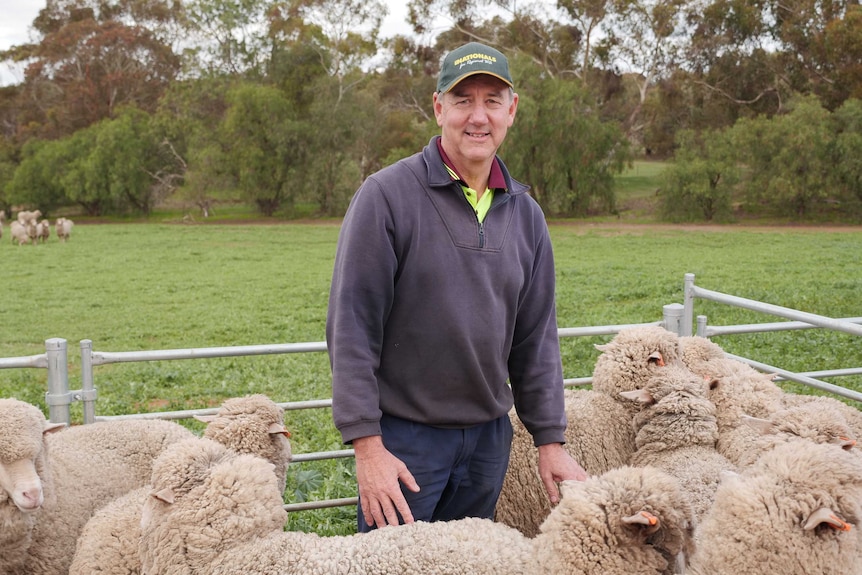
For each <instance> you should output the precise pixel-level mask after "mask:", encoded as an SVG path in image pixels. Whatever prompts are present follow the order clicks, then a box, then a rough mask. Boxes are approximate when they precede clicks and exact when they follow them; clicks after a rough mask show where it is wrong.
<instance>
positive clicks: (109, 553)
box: [69, 394, 292, 575]
mask: <svg viewBox="0 0 862 575" xmlns="http://www.w3.org/2000/svg"><path fill="white" fill-rule="evenodd" d="M196 418H197V419H199V420H201V421H204V422H206V423H207V427H206V429H205V430H204V437H206V438H209V439H212V440H214V441H216V442H218V443H221V444H222V445H224V446H226V447H228V448H230V449H232V450H234V451H236V452H237V453H250V454H253V455H257V456H259V457H262V458H263V459H265V460H267V461H269V462H270V463H272V464H273V465H274V466H275V475H276V480H277V486H278V489H279V492H280V493H283V492H284V488H285V482H286V475H287V473H286V472H287V466H288V464H289V463H290V459H291V455H292V454H291V446H290V440H289V439H288V437H289V436H290V434H289V433H288V431H287V429H286V428H285V427H284V410H282V409H281V408H280V407H279V406H278V405H277V404H276V403H274V402H273V401H272V400H271V399H269V398H268V397H266V396H265V395H261V394H255V395H250V396H246V397H238V398H231V399H228V400H226V401H225V402H224V403H223V404H222V405H221V407H220V408H219V410H218V412H217V413H216V414H215V415H212V416H196ZM150 491H152V488H151V487H150V486H149V485H146V486H144V487H139V488H138V489H135V490H134V491H130V492H129V493H126V494H125V495H123V496H121V497H119V498H117V499H115V500H113V501H111V502H110V503H108V504H107V505H105V506H104V507H102V508H101V509H99V510H98V511H97V512H96V513H95V514H94V515H93V517H92V518H91V519H90V520H89V521H88V522H87V524H86V525H85V526H84V529H83V530H82V531H81V535H80V537H79V538H78V543H77V547H76V550H75V556H74V558H73V559H72V563H71V565H70V567H69V575H93V574H95V573H100V574H109V573H110V574H114V575H132V574H137V573H140V572H141V560H140V556H139V554H138V545H139V541H140V537H141V509H142V508H143V505H144V502H145V501H146V500H147V498H148V496H149V493H150Z"/></svg>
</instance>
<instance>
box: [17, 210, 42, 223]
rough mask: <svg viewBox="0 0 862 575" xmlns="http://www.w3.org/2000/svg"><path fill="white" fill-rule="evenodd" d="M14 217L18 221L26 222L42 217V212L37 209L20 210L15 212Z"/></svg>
mask: <svg viewBox="0 0 862 575" xmlns="http://www.w3.org/2000/svg"><path fill="white" fill-rule="evenodd" d="M15 217H16V219H17V220H18V222H19V223H22V224H26V223H27V222H31V221H32V222H34V223H35V222H36V220H38V219H39V218H41V217H42V212H41V211H39V210H33V211H28V210H21V211H19V212H18V213H17V214H16V216H15Z"/></svg>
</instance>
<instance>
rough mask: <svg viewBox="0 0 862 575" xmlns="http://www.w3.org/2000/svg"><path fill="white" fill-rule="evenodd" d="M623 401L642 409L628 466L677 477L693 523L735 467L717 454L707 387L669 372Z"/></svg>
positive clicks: (676, 368) (678, 369) (681, 372)
mask: <svg viewBox="0 0 862 575" xmlns="http://www.w3.org/2000/svg"><path fill="white" fill-rule="evenodd" d="M621 395H623V396H625V397H627V398H629V399H632V400H635V401H639V402H641V403H643V404H644V405H646V406H647V407H645V408H644V409H643V410H642V411H641V412H640V413H638V414H637V415H635V417H634V420H633V422H632V425H633V426H634V428H635V431H636V436H635V446H636V450H635V452H634V454H633V455H632V457H631V460H630V463H631V465H636V466H645V465H651V466H653V467H657V468H659V469H661V470H663V471H665V472H667V473H669V474H671V475H672V476H674V477H676V478H677V479H678V480H679V481H680V483H681V485H682V488H683V489H684V490H685V491H686V493H687V494H688V495H689V497H690V498H691V502H692V508H693V511H694V515H695V518H696V519H700V518H701V517H703V515H704V514H705V513H706V511H707V510H708V509H709V507H710V506H711V505H712V501H713V498H714V497H715V490H716V489H717V488H718V484H719V480H720V474H721V472H722V471H727V470H731V471H734V470H736V466H735V465H734V464H733V463H731V462H730V461H728V459H727V458H726V457H724V456H723V455H721V454H720V453H719V452H718V451H716V443H717V441H718V423H717V421H716V418H715V406H714V405H713V404H712V403H711V402H710V401H709V400H708V399H706V383H705V382H704V381H703V380H702V379H701V378H700V377H698V376H697V375H695V374H693V373H692V372H690V371H689V370H688V368H685V367H683V366H681V365H673V366H668V368H667V369H666V370H665V371H664V372H663V373H660V374H656V375H653V376H652V377H651V378H650V379H649V380H648V381H647V383H646V385H645V386H644V387H643V388H641V389H638V390H634V391H624V392H621Z"/></svg>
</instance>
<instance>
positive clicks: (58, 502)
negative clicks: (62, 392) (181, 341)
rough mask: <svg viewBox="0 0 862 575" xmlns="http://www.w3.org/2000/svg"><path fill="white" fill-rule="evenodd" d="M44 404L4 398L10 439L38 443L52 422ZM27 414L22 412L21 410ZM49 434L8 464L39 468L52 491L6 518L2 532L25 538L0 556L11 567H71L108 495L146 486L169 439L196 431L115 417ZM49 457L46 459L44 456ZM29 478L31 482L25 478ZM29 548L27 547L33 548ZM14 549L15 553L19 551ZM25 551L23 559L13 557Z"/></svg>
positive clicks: (32, 573) (43, 574)
mask: <svg viewBox="0 0 862 575" xmlns="http://www.w3.org/2000/svg"><path fill="white" fill-rule="evenodd" d="M37 412H38V413H39V414H41V412H40V410H39V409H38V408H35V407H34V406H32V405H29V404H27V403H26V402H21V401H17V400H5V401H3V402H0V437H2V442H3V443H4V444H5V445H10V446H16V445H22V444H23V445H32V431H31V432H30V435H28V434H27V432H26V430H27V429H28V426H26V425H23V424H19V422H20V421H30V422H31V423H30V424H29V429H32V428H34V426H35V427H38V426H44V425H45V423H44V422H45V420H44V415H41V417H40V416H39V415H37ZM22 413H23V414H24V415H21V414H22ZM52 431H54V433H51V434H49V435H46V436H44V441H43V442H42V444H41V445H40V449H39V451H38V452H36V451H34V450H33V449H29V451H25V450H22V451H21V452H20V453H19V454H18V455H19V457H18V459H17V460H15V461H9V462H7V461H4V462H3V466H4V467H6V468H8V467H10V466H14V467H15V468H17V469H30V470H34V469H35V471H36V472H37V473H38V472H39V468H40V467H42V468H43V469H42V471H43V472H44V473H38V477H39V480H40V482H41V484H42V488H43V490H44V491H45V492H46V493H52V494H51V495H50V497H45V498H44V501H43V503H42V504H41V505H31V508H30V510H29V515H30V517H22V516H23V515H25V513H24V512H23V511H20V510H19V512H18V513H19V516H17V517H13V518H12V519H11V520H9V521H7V522H4V523H3V524H2V529H3V535H2V539H4V540H8V539H14V538H17V540H18V541H20V543H21V544H20V545H19V546H17V547H15V548H14V549H12V548H11V547H10V546H6V545H3V546H2V547H0V557H2V559H0V563H2V564H4V565H7V571H6V572H7V573H14V574H18V573H27V574H28V575H47V574H52V575H54V574H61V573H66V572H67V571H68V568H69V563H70V562H71V559H72V554H73V553H74V551H75V540H76V539H77V536H78V534H79V533H80V531H81V529H82V528H83V526H84V524H85V523H86V522H87V520H88V519H89V518H90V516H91V515H92V514H93V513H94V512H95V510H96V509H98V508H99V507H101V505H102V504H104V502H105V501H109V500H111V499H114V498H116V497H118V496H120V495H122V494H123V493H125V492H127V491H129V490H131V489H134V488H136V487H139V486H141V485H144V484H145V483H146V481H147V480H148V478H149V473H150V468H151V466H152V461H153V459H154V458H155V456H156V455H158V454H159V453H160V452H161V451H162V450H163V449H164V447H165V446H166V445H168V444H170V443H172V442H175V441H178V440H180V439H185V438H188V437H194V434H193V433H192V432H191V431H189V430H188V429H186V428H184V427H182V426H181V425H178V424H176V423H172V422H168V421H160V420H159V421H110V422H103V423H94V424H90V425H84V426H77V427H71V428H63V429H61V430H57V429H54V428H53V427H52ZM40 458H41V459H40ZM33 477H34V474H33V472H32V471H31V473H30V474H29V475H23V474H19V475H13V476H12V481H11V486H10V487H7V486H5V485H4V493H6V494H7V497H8V496H9V495H8V494H9V493H15V490H16V489H19V487H17V486H19V485H23V486H24V488H25V489H31V490H32V481H33ZM18 481H24V482H25V483H23V484H22V483H18ZM25 552H26V554H25ZM7 554H14V555H15V557H12V556H11V555H7ZM22 557H25V558H26V559H25V563H24V564H23V565H15V564H12V562H13V561H14V560H16V559H17V560H20V559H21V558H22Z"/></svg>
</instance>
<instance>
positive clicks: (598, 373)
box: [593, 325, 680, 413]
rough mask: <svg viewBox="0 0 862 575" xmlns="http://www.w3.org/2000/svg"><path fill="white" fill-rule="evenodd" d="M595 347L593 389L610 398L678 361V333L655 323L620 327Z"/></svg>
mask: <svg viewBox="0 0 862 575" xmlns="http://www.w3.org/2000/svg"><path fill="white" fill-rule="evenodd" d="M596 349H598V350H599V351H600V352H601V354H600V355H599V357H598V359H597V360H596V366H595V368H594V369H593V389H594V390H596V391H598V392H601V393H606V394H608V395H610V396H612V397H614V398H616V397H619V393H620V392H622V391H633V390H635V389H639V388H640V387H641V386H642V384H643V382H644V381H645V380H646V379H647V378H648V377H649V376H650V375H651V374H653V373H655V372H656V371H660V370H661V368H662V367H664V366H666V365H668V364H672V363H676V362H678V361H680V347H679V336H678V335H676V334H675V333H673V332H672V331H668V330H666V329H665V328H663V327H659V326H652V325H649V326H637V327H630V328H625V329H622V330H620V331H619V333H617V334H616V335H615V336H614V338H613V339H612V340H611V341H610V342H608V343H606V344H600V345H596ZM631 407H632V413H634V412H635V411H638V406H637V405H632V406H631Z"/></svg>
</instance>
